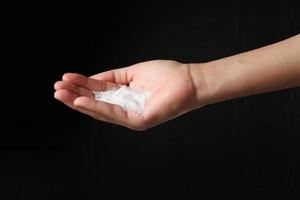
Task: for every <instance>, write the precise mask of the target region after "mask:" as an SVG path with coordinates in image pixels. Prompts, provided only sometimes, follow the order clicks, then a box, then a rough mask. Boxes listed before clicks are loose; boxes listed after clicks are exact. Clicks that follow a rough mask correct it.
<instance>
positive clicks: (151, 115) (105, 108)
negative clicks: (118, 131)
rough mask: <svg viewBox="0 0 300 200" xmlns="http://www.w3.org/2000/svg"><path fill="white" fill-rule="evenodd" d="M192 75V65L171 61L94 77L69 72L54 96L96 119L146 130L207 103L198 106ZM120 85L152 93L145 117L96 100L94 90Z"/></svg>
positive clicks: (149, 62) (147, 63) (147, 64)
mask: <svg viewBox="0 0 300 200" xmlns="http://www.w3.org/2000/svg"><path fill="white" fill-rule="evenodd" d="M191 73H192V70H191V66H190V65H188V64H182V63H179V62H176V61H169V60H154V61H148V62H142V63H138V64H135V65H132V66H129V67H125V68H119V69H113V70H110V71H106V72H102V73H99V74H96V75H93V76H91V77H86V76H83V75H80V74H75V73H66V74H64V75H63V78H62V81H58V82H56V83H55V85H54V87H55V90H56V91H55V94H54V96H55V98H56V99H58V100H60V101H61V102H63V103H64V104H66V105H67V106H69V107H71V108H73V109H75V110H77V111H79V112H82V113H84V114H87V115H89V116H91V117H93V118H95V119H97V120H101V121H105V122H108V123H113V124H118V125H122V126H126V127H128V128H131V129H134V130H146V129H148V128H150V127H153V126H155V125H158V124H160V123H163V122H166V121H168V120H171V119H173V118H175V117H177V116H179V115H181V114H184V113H186V112H188V111H191V110H193V109H195V108H198V107H201V106H203V105H204V104H205V103H204V101H203V102H202V103H199V100H198V97H196V96H197V92H198V91H197V90H198V88H199V86H198V85H196V84H195V81H194V80H193V78H192V77H193V76H192V74H191ZM200 82H201V81H200ZM198 83H199V81H198ZM119 84H121V85H128V86H130V87H131V88H133V89H136V90H142V91H152V92H151V96H150V97H149V99H148V100H147V101H146V104H145V107H144V113H143V115H139V114H137V113H136V112H133V111H130V110H128V111H125V110H123V108H122V107H120V106H118V105H114V104H109V103H105V102H102V101H97V100H95V99H94V98H93V93H92V91H95V90H102V91H103V90H108V89H112V88H113V87H117V86H118V85H119ZM203 84H205V81H204V78H203ZM201 88H205V87H201ZM204 93H205V92H203V94H204Z"/></svg>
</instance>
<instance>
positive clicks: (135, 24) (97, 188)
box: [0, 0, 300, 199]
mask: <svg viewBox="0 0 300 200" xmlns="http://www.w3.org/2000/svg"><path fill="white" fill-rule="evenodd" d="M6 8H7V10H8V13H7V14H6V15H5V17H3V19H4V22H3V24H2V27H3V29H2V33H3V35H4V36H3V37H2V40H3V43H6V44H7V45H5V46H3V50H4V51H5V54H3V55H4V58H3V60H2V62H3V63H2V73H1V74H2V79H1V82H2V83H3V84H2V85H3V87H2V92H3V94H2V95H1V96H2V98H1V99H2V100H1V102H2V106H1V114H2V117H3V118H4V120H3V119H2V120H1V121H2V123H1V138H0V148H1V165H0V166H1V167H0V169H1V172H0V184H1V187H0V191H1V192H0V195H1V196H0V198H1V199H60V198H65V199H71V198H72V199H74V198H80V199H114V198H115V199H119V198H117V197H120V196H121V198H135V197H137V198H140V199H147V198H151V199H153V198H156V199H200V198H202V199H227V198H233V197H237V198H239V199H254V198H256V199H257V198H264V199H299V198H300V188H299V184H298V185H297V182H298V183H299V177H300V176H299V170H300V168H299V167H300V166H299V144H300V141H299V137H300V136H299V133H300V127H299V124H300V103H299V101H300V96H299V95H300V89H299V88H293V89H288V90H282V91H278V92H272V93H268V94H261V95H255V96H249V97H243V98H239V99H235V100H230V101H225V102H222V103H218V104H214V105H209V106H206V107H204V108H202V109H199V110H195V111H193V112H190V113H188V114H185V115H183V116H180V117H179V118H177V119H175V120H172V121H170V122H168V123H165V124H162V125H160V126H158V127H155V128H152V129H150V130H147V131H146V132H135V131H132V130H129V129H126V128H123V127H118V126H115V125H111V124H105V123H102V122H97V121H94V120H93V119H91V118H89V117H87V116H84V115H82V114H80V113H77V112H75V111H73V110H70V109H68V108H67V107H65V106H64V105H63V104H61V103H60V102H58V101H56V100H55V99H54V98H53V92H54V90H53V84H54V82H55V81H56V80H59V79H60V78H61V76H62V74H63V73H65V72H70V71H71V72H79V73H83V74H86V75H91V74H94V73H99V72H102V71H105V70H108V69H112V68H117V67H124V66H127V65H131V64H134V63H137V62H141V61H146V60H152V59H172V60H177V61H181V62H205V61H210V60H214V59H217V58H222V57H226V56H230V55H233V54H236V53H239V52H244V51H247V50H251V49H254V48H257V47H261V46H264V45H267V44H271V43H274V42H277V41H280V40H282V39H285V38H288V37H290V36H292V35H295V34H297V33H299V31H300V28H299V27H300V2H299V1H298V0H281V1H280V0H277V1H273V0H272V1H271V0H265V1H250V0H249V1H237V0H236V1H234V0H232V1H216V0H209V1H178V2H175V1H159V2H154V1H148V2H144V1H136V2H133V1H130V2H118V1H107V2H105V1H102V2H100V1H99V2H98V3H87V2H80V3H74V2H72V3H62V2H58V3H54V2H49V3H45V2H43V3H28V2H26V3H22V4H21V3H15V4H12V5H9V6H8V7H5V8H4V9H6Z"/></svg>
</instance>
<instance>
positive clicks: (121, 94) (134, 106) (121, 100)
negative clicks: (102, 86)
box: [93, 85, 150, 115]
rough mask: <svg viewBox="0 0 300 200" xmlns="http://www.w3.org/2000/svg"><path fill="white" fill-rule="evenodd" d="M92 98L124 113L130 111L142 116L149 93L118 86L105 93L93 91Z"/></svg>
mask: <svg viewBox="0 0 300 200" xmlns="http://www.w3.org/2000/svg"><path fill="white" fill-rule="evenodd" d="M93 93H94V97H95V99H96V100H98V101H104V102H106V103H111V104H116V105H119V106H121V107H122V108H123V109H124V110H125V111H127V110H131V111H135V112H137V113H138V114H140V115H142V114H143V112H144V106H145V103H146V101H147V99H148V98H149V97H150V92H147V91H146V92H145V91H137V90H134V89H132V88H130V87H128V86H126V85H120V87H119V88H113V89H112V90H107V91H93Z"/></svg>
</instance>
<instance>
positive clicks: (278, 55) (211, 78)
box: [54, 35, 300, 130]
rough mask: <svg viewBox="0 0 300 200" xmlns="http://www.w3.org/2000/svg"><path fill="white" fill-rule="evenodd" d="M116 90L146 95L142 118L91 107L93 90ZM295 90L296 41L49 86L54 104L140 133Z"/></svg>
mask: <svg viewBox="0 0 300 200" xmlns="http://www.w3.org/2000/svg"><path fill="white" fill-rule="evenodd" d="M118 84H124V85H129V86H130V87H131V88H134V89H137V90H149V91H150V90H151V91H152V95H151V96H150V98H149V99H148V100H147V102H146V105H145V109H144V113H143V115H142V116H141V115H138V114H137V113H135V112H132V111H124V110H123V109H122V108H121V107H120V106H117V105H113V104H109V103H105V102H101V101H96V100H94V99H93V94H92V91H93V90H107V89H110V88H113V87H114V86H117V85H118ZM297 86H300V35H296V36H294V37H292V38H289V39H287V40H284V41H281V42H278V43H275V44H273V45H269V46H266V47H263V48H259V49H256V50H253V51H249V52H245V53H242V54H238V55H234V56H231V57H227V58H223V59H219V60H216V61H212V62H208V63H200V64H196V63H191V64H182V63H178V62H175V61H166V60H155V61H148V62H143V63H138V64H135V65H132V66H129V67H125V68H119V69H114V70H110V71H106V72H102V73H100V74H96V75H94V76H91V77H86V76H83V75H80V74H74V73H67V74H65V75H64V76H63V79H62V81H58V82H56V83H55V86H54V87H55V89H56V92H55V95H54V96H55V98H56V99H58V100H60V101H62V102H63V103H64V104H66V105H67V106H69V107H71V108H73V109H75V110H77V111H79V112H82V113H84V114H87V115H89V116H91V117H93V118H95V119H98V120H102V121H105V122H109V123H114V124H118V125H122V126H126V127H128V128H131V129H134V130H145V129H148V128H150V127H153V126H155V125H158V124H160V123H163V122H166V121H168V120H171V119H173V118H175V117H177V116H179V115H182V114H184V113H186V112H189V111H191V110H194V109H196V108H199V107H202V106H204V105H207V104H212V103H216V102H220V101H224V100H227V99H232V98H237V97H241V96H246V95H251V94H258V93H262V92H268V91H274V90H279V89H284V88H289V87H297Z"/></svg>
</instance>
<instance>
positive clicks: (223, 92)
mask: <svg viewBox="0 0 300 200" xmlns="http://www.w3.org/2000/svg"><path fill="white" fill-rule="evenodd" d="M191 66H192V67H191V68H192V69H191V75H192V77H193V80H194V83H195V85H196V88H197V84H198V81H199V80H200V76H202V79H203V76H204V78H205V79H206V83H207V90H208V92H207V96H208V97H207V99H208V100H207V101H208V103H215V102H219V101H223V100H227V99H232V98H236V97H241V96H247V95H252V94H258V93H263V92H269V91H275V90H279V89H284V88H290V87H297V86H300V35H296V36H294V37H292V38H289V39H287V40H284V41H281V42H278V43H275V44H272V45H269V46H266V47H263V48H259V49H256V50H252V51H249V52H245V53H242V54H238V55H234V56H230V57H227V58H223V59H219V60H215V61H212V62H208V63H204V64H191ZM202 87H203V86H202ZM197 98H198V99H199V101H201V100H200V99H201V98H203V97H202V96H201V91H200V90H197Z"/></svg>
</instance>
